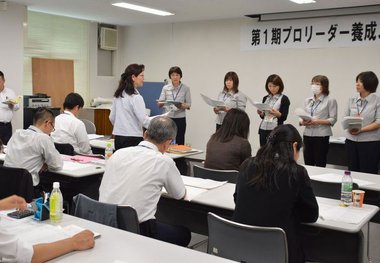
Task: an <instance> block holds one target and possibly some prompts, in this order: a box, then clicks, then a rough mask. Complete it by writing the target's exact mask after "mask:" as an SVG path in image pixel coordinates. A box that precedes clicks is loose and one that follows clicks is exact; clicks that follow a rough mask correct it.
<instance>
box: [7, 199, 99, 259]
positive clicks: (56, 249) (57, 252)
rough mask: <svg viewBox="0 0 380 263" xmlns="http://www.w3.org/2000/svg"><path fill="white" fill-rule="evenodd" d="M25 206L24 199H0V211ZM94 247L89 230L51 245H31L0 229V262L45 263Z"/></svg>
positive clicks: (22, 208) (24, 207)
mask: <svg viewBox="0 0 380 263" xmlns="http://www.w3.org/2000/svg"><path fill="white" fill-rule="evenodd" d="M26 206H27V203H26V202H25V200H24V198H22V197H19V196H16V195H12V196H10V197H7V198H4V199H0V211H1V210H9V209H13V208H16V209H21V210H24V209H26ZM94 245H95V241H94V234H93V233H92V232H91V231H89V230H84V231H82V232H80V233H78V234H76V235H74V236H72V237H69V238H66V239H62V240H58V241H55V242H52V243H40V244H36V245H31V244H30V243H24V242H22V241H21V240H19V239H18V238H17V237H16V236H14V235H12V234H10V233H8V232H7V230H6V229H4V228H3V227H0V262H46V261H49V260H51V259H53V258H56V257H59V256H62V255H65V254H67V253H69V252H72V251H79V250H86V249H90V248H93V247H94Z"/></svg>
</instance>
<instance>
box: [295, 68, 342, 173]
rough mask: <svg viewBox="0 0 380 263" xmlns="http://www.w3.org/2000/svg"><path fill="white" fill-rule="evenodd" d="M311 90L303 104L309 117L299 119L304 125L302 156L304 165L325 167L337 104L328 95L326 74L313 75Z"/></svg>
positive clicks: (336, 113)
mask: <svg viewBox="0 0 380 263" xmlns="http://www.w3.org/2000/svg"><path fill="white" fill-rule="evenodd" d="M311 91H312V93H313V96H312V97H309V98H307V99H306V100H305V104H304V110H305V111H306V112H307V113H308V114H310V116H311V119H310V120H302V119H301V121H300V125H301V126H302V125H303V126H305V131H304V133H303V143H304V146H305V148H304V151H303V156H304V161H305V164H306V165H313V166H319V167H326V158H327V153H328V151H329V139H330V136H331V135H332V130H331V126H333V125H334V124H335V123H336V120H337V115H338V105H337V103H336V100H335V99H333V98H330V97H329V93H330V92H329V79H328V78H327V77H326V76H322V75H317V76H315V77H313V78H312V80H311Z"/></svg>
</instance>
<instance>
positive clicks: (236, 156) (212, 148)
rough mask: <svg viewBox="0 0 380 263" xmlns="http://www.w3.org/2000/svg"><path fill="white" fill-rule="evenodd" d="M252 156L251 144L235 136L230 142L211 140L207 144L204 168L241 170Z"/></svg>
mask: <svg viewBox="0 0 380 263" xmlns="http://www.w3.org/2000/svg"><path fill="white" fill-rule="evenodd" d="M250 156H251V144H250V143H249V141H248V140H247V139H245V138H242V137H239V136H236V135H235V136H234V137H233V138H232V140H230V141H228V142H220V141H218V140H215V139H213V138H211V139H210V140H209V141H208V143H207V150H206V160H205V164H204V166H205V167H206V168H210V169H218V170H239V167H240V165H241V164H242V163H243V162H244V160H245V159H247V158H248V157H250Z"/></svg>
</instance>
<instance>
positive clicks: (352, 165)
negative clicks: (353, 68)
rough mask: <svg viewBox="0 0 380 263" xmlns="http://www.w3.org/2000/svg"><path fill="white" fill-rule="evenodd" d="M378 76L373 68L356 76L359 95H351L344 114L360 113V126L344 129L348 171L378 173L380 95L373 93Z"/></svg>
mask: <svg viewBox="0 0 380 263" xmlns="http://www.w3.org/2000/svg"><path fill="white" fill-rule="evenodd" d="M378 84H379V80H378V78H377V76H376V74H375V73H373V72H372V71H365V72H361V73H360V74H359V75H358V76H357V77H356V90H357V92H358V93H359V96H356V97H353V98H350V99H349V101H348V106H347V108H346V110H345V114H344V115H345V116H351V117H361V118H363V124H362V127H361V128H353V129H347V130H346V151H347V157H348V168H349V170H351V171H358V172H365V173H374V174H377V173H378V163H379V160H380V129H379V128H380V98H379V96H377V95H376V94H375V92H376V89H377V86H378Z"/></svg>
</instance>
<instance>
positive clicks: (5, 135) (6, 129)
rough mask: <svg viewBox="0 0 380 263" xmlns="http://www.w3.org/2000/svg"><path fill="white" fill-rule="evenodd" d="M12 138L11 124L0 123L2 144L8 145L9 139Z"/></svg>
mask: <svg viewBox="0 0 380 263" xmlns="http://www.w3.org/2000/svg"><path fill="white" fill-rule="evenodd" d="M11 137H12V124H11V123H10V122H7V123H4V122H0V139H1V141H2V142H3V144H5V145H6V144H8V141H9V139H10V138H11Z"/></svg>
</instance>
